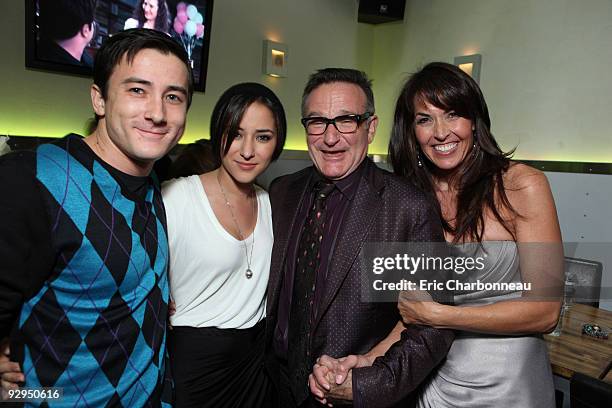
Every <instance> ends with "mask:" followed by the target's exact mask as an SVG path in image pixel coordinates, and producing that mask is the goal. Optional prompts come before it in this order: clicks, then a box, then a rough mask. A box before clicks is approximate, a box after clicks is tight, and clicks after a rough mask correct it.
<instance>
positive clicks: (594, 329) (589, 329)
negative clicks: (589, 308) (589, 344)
mask: <svg viewBox="0 0 612 408" xmlns="http://www.w3.org/2000/svg"><path fill="white" fill-rule="evenodd" d="M582 334H586V335H587V336H591V337H595V338H597V339H604V340H607V339H608V332H607V331H606V330H604V329H602V328H601V327H600V326H598V325H596V324H593V323H585V324H583V325H582Z"/></svg>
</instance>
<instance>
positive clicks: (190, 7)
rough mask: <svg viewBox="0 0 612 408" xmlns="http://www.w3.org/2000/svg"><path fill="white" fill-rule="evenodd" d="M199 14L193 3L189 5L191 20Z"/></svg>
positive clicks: (188, 13)
mask: <svg viewBox="0 0 612 408" xmlns="http://www.w3.org/2000/svg"><path fill="white" fill-rule="evenodd" d="M197 14H198V9H197V8H196V6H194V5H193V4H190V5H188V6H187V15H188V16H189V19H190V20H193V19H194V18H195V16H196V15H197Z"/></svg>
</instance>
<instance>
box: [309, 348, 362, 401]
mask: <svg viewBox="0 0 612 408" xmlns="http://www.w3.org/2000/svg"><path fill="white" fill-rule="evenodd" d="M369 365H372V361H371V359H370V358H369V357H367V356H365V355H349V356H346V357H342V358H339V359H335V358H333V357H330V356H327V355H323V356H321V357H319V358H318V359H317V362H316V363H315V365H314V367H313V370H312V373H311V374H310V375H309V376H308V386H309V387H310V392H311V393H312V394H313V395H314V396H315V399H316V400H317V401H319V402H320V403H321V404H327V405H328V406H332V404H331V403H330V402H329V401H328V400H327V399H328V398H330V399H331V400H336V401H352V399H353V384H352V371H351V370H352V369H353V368H355V367H365V366H369Z"/></svg>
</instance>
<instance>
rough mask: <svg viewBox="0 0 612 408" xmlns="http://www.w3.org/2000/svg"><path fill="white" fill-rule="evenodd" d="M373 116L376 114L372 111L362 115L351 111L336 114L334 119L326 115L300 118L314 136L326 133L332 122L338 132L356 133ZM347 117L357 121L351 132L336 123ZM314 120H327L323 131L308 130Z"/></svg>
mask: <svg viewBox="0 0 612 408" xmlns="http://www.w3.org/2000/svg"><path fill="white" fill-rule="evenodd" d="M373 116H374V114H373V113H371V112H364V113H362V114H360V115H359V114H354V113H351V114H348V115H340V116H336V117H335V118H333V119H329V118H326V117H323V116H308V117H306V118H302V119H301V120H300V122H302V126H304V129H306V133H308V134H309V135H312V136H319V135H322V134H323V133H325V132H326V131H327V128H328V126H329V125H330V124H332V125H334V127H335V128H336V130H337V131H338V132H340V133H343V134H350V133H355V132H356V131H357V129H359V126H361V124H362V123H363V122H365V121H366V120H368V119H369V118H371V117H373ZM345 119H351V120H354V121H355V122H356V123H357V127H356V128H355V130H352V131H350V132H343V131H341V130H340V129H338V125H337V124H336V122H337V121H342V120H345ZM313 120H316V121H320V122H325V128H324V129H323V131H322V132H321V133H310V132H308V122H310V121H313Z"/></svg>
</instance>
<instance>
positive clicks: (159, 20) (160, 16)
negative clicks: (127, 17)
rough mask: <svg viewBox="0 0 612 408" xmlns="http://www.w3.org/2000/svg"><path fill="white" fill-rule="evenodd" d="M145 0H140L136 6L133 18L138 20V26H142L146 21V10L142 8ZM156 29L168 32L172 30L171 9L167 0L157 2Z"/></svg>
mask: <svg viewBox="0 0 612 408" xmlns="http://www.w3.org/2000/svg"><path fill="white" fill-rule="evenodd" d="M142 3H144V0H138V3H136V6H135V7H134V13H133V15H132V17H133V18H135V19H136V20H138V27H142V25H143V24H144V23H145V16H144V10H143V9H142ZM155 29H156V30H159V31H163V32H164V33H168V32H169V31H170V10H169V9H168V3H167V2H166V0H158V2H157V17H155Z"/></svg>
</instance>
